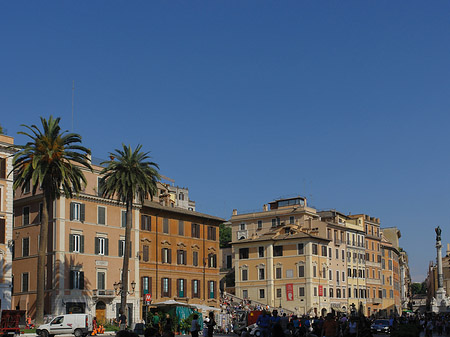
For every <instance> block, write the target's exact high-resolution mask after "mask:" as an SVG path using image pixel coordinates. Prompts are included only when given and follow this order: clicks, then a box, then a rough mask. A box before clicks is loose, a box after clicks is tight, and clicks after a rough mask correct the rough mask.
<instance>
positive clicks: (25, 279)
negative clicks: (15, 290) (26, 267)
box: [22, 273, 28, 292]
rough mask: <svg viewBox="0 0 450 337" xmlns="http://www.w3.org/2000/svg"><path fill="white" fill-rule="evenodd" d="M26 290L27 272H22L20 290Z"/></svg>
mask: <svg viewBox="0 0 450 337" xmlns="http://www.w3.org/2000/svg"><path fill="white" fill-rule="evenodd" d="M27 291H28V273H23V274H22V292H27Z"/></svg>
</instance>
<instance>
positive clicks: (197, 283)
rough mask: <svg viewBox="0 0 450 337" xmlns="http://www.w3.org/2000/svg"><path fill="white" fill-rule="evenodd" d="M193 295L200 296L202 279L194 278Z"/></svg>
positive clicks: (194, 296)
mask: <svg viewBox="0 0 450 337" xmlns="http://www.w3.org/2000/svg"><path fill="white" fill-rule="evenodd" d="M192 297H193V298H200V280H192Z"/></svg>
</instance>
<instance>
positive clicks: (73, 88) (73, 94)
mask: <svg viewBox="0 0 450 337" xmlns="http://www.w3.org/2000/svg"><path fill="white" fill-rule="evenodd" d="M74 98H75V81H72V132H73V102H74Z"/></svg>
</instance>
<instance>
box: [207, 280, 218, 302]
mask: <svg viewBox="0 0 450 337" xmlns="http://www.w3.org/2000/svg"><path fill="white" fill-rule="evenodd" d="M216 295H217V294H216V281H209V282H208V298H216Z"/></svg>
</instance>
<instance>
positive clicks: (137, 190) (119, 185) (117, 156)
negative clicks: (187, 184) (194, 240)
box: [100, 144, 160, 314]
mask: <svg viewBox="0 0 450 337" xmlns="http://www.w3.org/2000/svg"><path fill="white" fill-rule="evenodd" d="M122 147H123V149H122V150H117V149H116V150H115V152H114V153H110V158H111V160H109V161H105V162H103V163H101V165H105V168H104V169H103V170H102V172H100V174H101V175H103V177H102V178H101V179H100V188H101V192H102V196H103V197H106V198H110V199H113V198H117V201H118V202H122V203H125V205H126V209H127V213H126V214H127V216H126V219H127V223H126V227H125V249H124V254H123V267H122V279H121V289H120V310H121V311H122V312H123V313H124V314H125V313H126V311H125V308H126V305H127V295H128V264H129V259H130V256H129V252H130V248H131V227H132V225H131V224H132V219H133V217H132V209H133V207H132V206H133V200H134V198H135V197H137V199H138V200H139V201H140V203H141V204H142V203H143V202H144V199H145V198H146V197H147V196H148V195H150V198H151V199H153V195H155V194H156V192H157V186H156V182H157V181H158V180H159V178H160V176H159V173H158V171H157V169H159V166H158V164H156V163H153V162H150V161H148V159H150V156H149V152H145V153H144V152H141V148H142V145H138V146H137V147H136V149H135V150H134V151H133V150H132V149H131V147H130V146H128V147H127V146H126V145H125V144H122Z"/></svg>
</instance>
